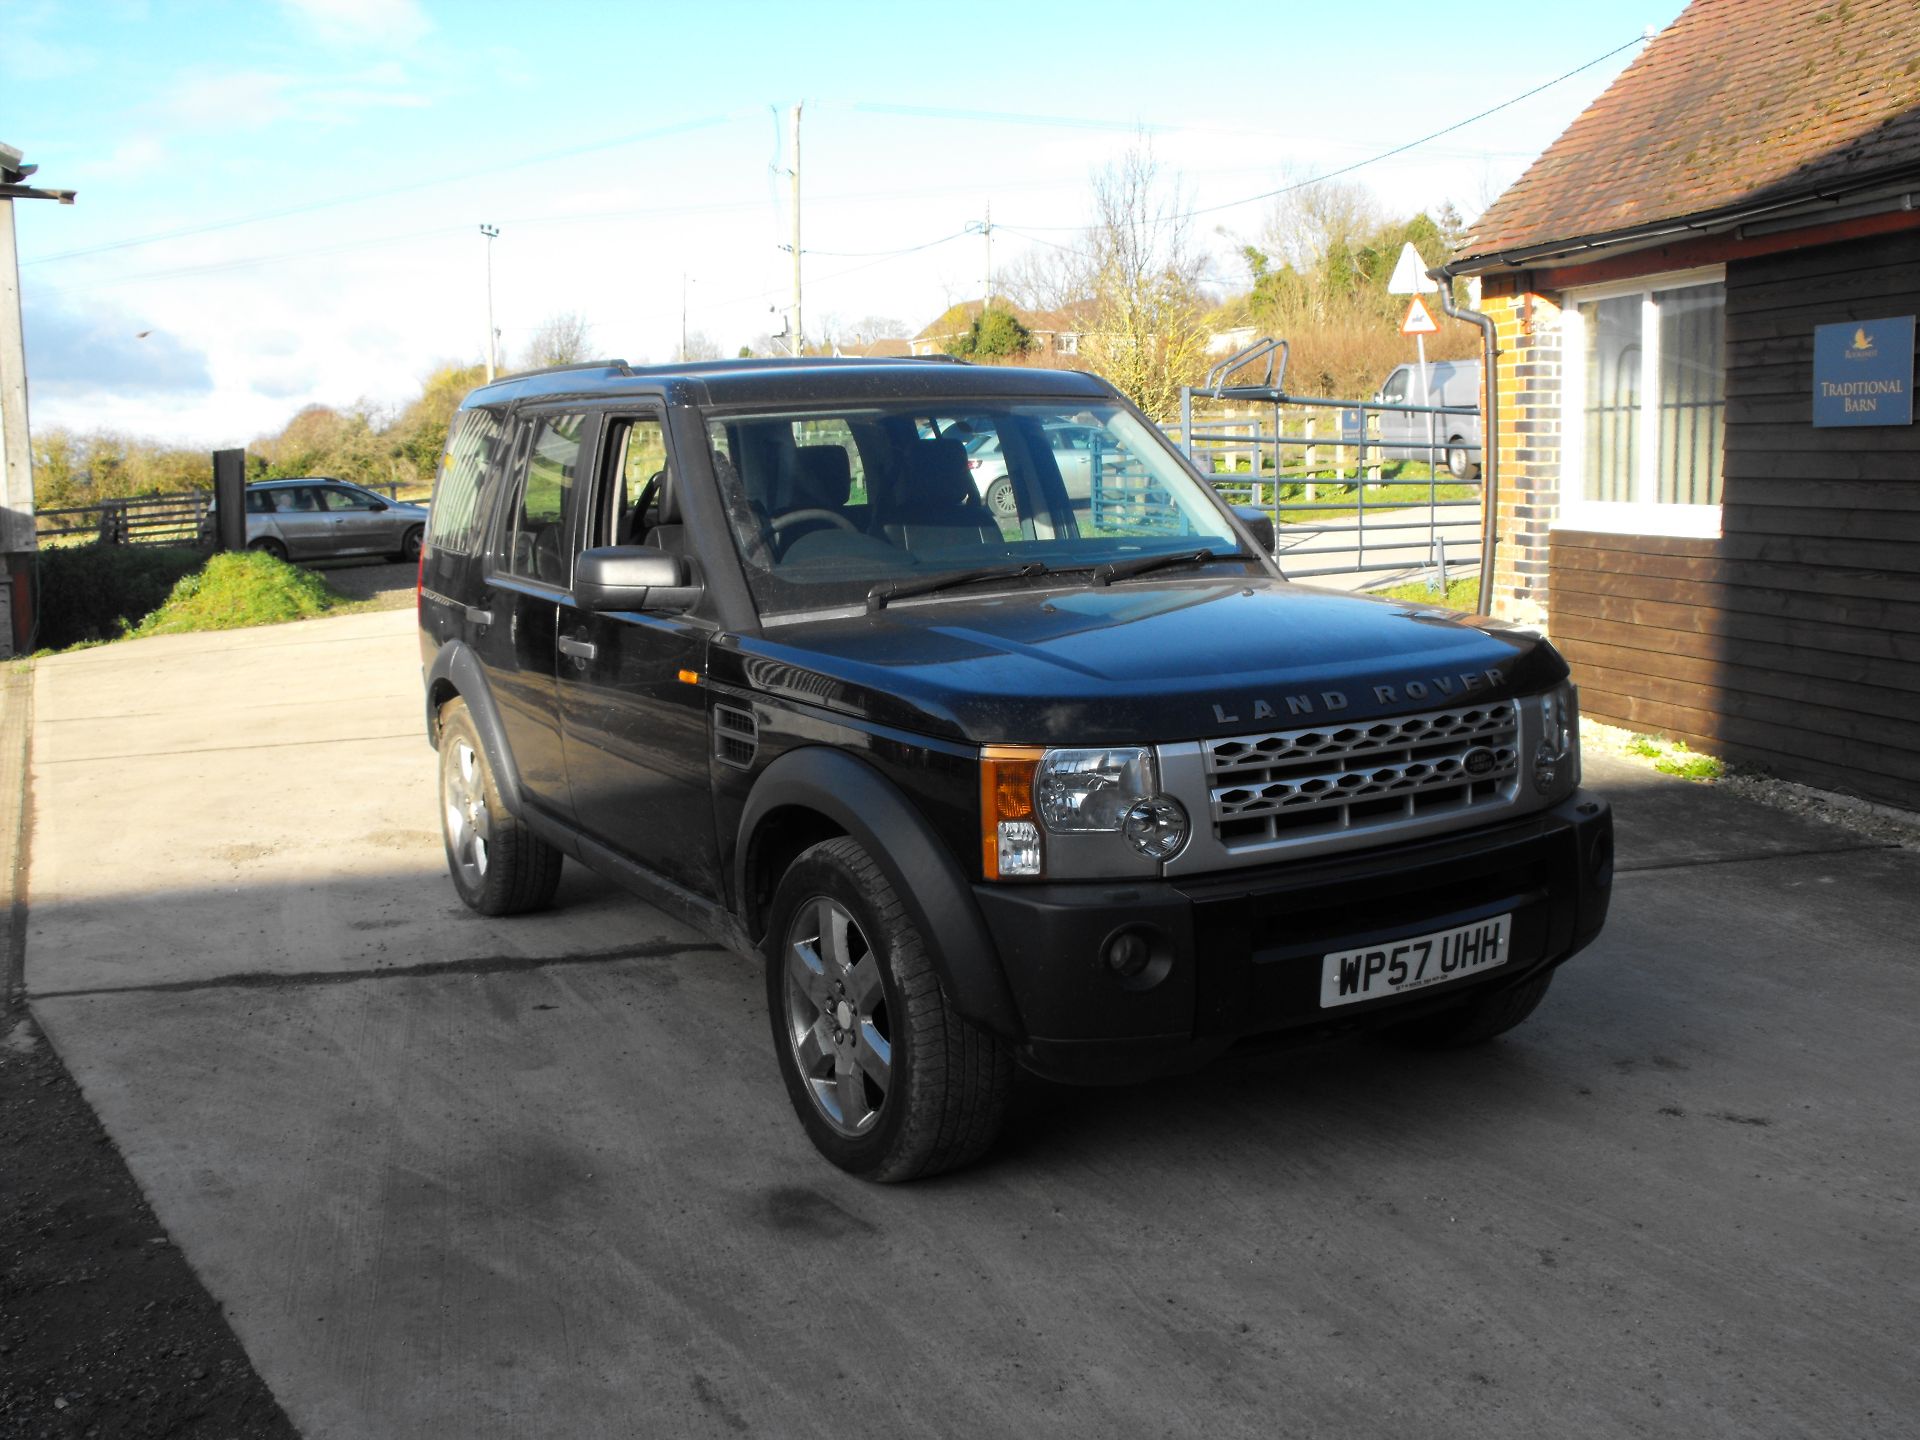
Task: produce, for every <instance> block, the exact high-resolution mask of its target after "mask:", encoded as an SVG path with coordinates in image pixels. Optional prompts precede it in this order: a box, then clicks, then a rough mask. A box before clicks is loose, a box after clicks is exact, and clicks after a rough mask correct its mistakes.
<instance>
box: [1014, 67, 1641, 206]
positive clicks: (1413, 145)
mask: <svg viewBox="0 0 1920 1440" xmlns="http://www.w3.org/2000/svg"><path fill="white" fill-rule="evenodd" d="M1645 39H1646V37H1645V36H1644V35H1636V36H1634V37H1633V39H1631V40H1629V41H1627V42H1626V43H1625V44H1624V45H1616V46H1614V47H1613V49H1611V50H1609V51H1607V52H1606V53H1605V54H1604V55H1596V56H1594V57H1593V59H1591V60H1589V61H1587V62H1586V63H1585V64H1584V65H1576V66H1574V67H1573V69H1571V70H1569V71H1567V72H1566V74H1564V75H1556V76H1554V78H1553V79H1551V80H1549V81H1547V82H1546V83H1544V84H1541V85H1536V86H1534V87H1533V88H1532V89H1531V90H1527V91H1524V92H1523V93H1521V94H1519V95H1515V96H1514V97H1513V98H1512V99H1511V100H1502V101H1501V102H1500V103H1499V104H1498V105H1493V106H1490V107H1488V108H1487V109H1485V110H1482V111H1481V112H1480V113H1479V114H1478V115H1469V116H1468V117H1467V118H1466V119H1464V120H1456V121H1455V122H1454V123H1453V124H1451V125H1447V126H1444V127H1443V128H1441V129H1439V130H1435V131H1434V132H1433V133H1432V134H1431V135H1422V136H1421V137H1420V138H1419V139H1418V140H1409V141H1407V142H1406V144H1404V145H1396V146H1394V147H1393V148H1392V149H1391V150H1382V151H1381V152H1380V153H1379V154H1377V155H1369V156H1368V157H1367V158H1366V159H1364V160H1356V161H1354V162H1353V163H1352V164H1351V165H1342V166H1341V167H1340V168H1339V169H1337V170H1329V171H1327V172H1326V173H1325V174H1323V175H1315V176H1313V177H1312V178H1311V179H1308V180H1296V181H1294V182H1293V183H1291V184H1288V185H1282V186H1280V188H1279V189H1277V190H1265V191H1262V192H1261V193H1260V194H1258V195H1248V196H1246V197H1245V198H1243V199H1240V200H1228V201H1226V202H1225V203H1223V204H1219V205H1203V206H1200V207H1199V208H1198V209H1194V210H1188V211H1186V212H1185V213H1184V214H1182V215H1180V216H1177V217H1175V218H1177V219H1182V220H1192V219H1195V218H1196V217H1198V216H1201V215H1215V214H1218V213H1219V212H1220V211H1222V210H1234V209H1237V208H1239V207H1240V206H1242V205H1251V204H1253V203H1255V202H1256V201H1260V200H1272V199H1274V198H1276V197H1278V196H1281V195H1286V194H1289V193H1290V192H1292V191H1295V190H1305V189H1307V188H1308V187H1309V186H1312V185H1319V184H1322V183H1324V182H1325V181H1328V180H1335V179H1338V178H1339V177H1340V176H1342V175H1351V174H1352V173H1353V172H1354V171H1356V170H1360V169H1363V168H1365V167H1366V166H1368V165H1377V164H1379V163H1380V162H1381V161H1382V160H1390V159H1392V158H1393V157H1394V156H1395V155H1404V154H1405V153H1406V152H1407V151H1409V150H1414V149H1417V148H1419V147H1420V146H1422V145H1425V144H1426V143H1427V142H1428V141H1430V140H1438V139H1439V138H1440V137H1441V136H1442V135H1451V134H1452V133H1453V132H1454V131H1456V130H1464V129H1465V128H1466V127H1467V126H1469V125H1472V124H1475V123H1477V122H1479V121H1481V120H1484V119H1486V118H1487V117H1488V116H1489V115H1497V114H1499V113H1500V112H1501V111H1502V110H1506V109H1508V108H1510V107H1512V106H1514V105H1518V104H1519V103H1520V102H1521V101H1522V100H1531V99H1532V98H1533V97H1534V96H1535V95H1538V94H1539V93H1540V92H1541V91H1543V90H1551V89H1552V88H1553V87H1554V86H1555V85H1558V84H1560V82H1561V81H1563V80H1571V79H1572V78H1573V77H1574V76H1576V75H1578V74H1579V73H1580V72H1581V71H1583V70H1591V69H1592V68H1593V67H1594V66H1596V65H1598V64H1600V63H1601V62H1602V61H1603V60H1611V59H1612V58H1613V57H1614V56H1615V55H1618V54H1619V53H1620V52H1621V51H1622V50H1631V49H1632V48H1633V47H1634V46H1635V45H1639V44H1641V43H1643V42H1644V40H1645ZM1006 228H1008V229H1010V230H1011V229H1012V228H1013V227H1012V226H1010V225H1009V226H1007V227H1006ZM1028 228H1030V229H1034V230H1052V231H1055V232H1058V231H1063V230H1084V229H1085V228H1086V227H1085V226H1084V225H1034V226H1030V227H1028ZM1028 238H1029V239H1037V238H1038V237H1037V236H1029V237H1028Z"/></svg>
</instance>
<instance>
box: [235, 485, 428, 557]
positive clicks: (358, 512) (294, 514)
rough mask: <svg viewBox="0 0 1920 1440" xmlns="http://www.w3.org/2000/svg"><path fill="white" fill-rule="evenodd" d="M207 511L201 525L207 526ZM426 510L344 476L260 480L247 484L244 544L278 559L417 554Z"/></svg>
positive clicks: (425, 522)
mask: <svg viewBox="0 0 1920 1440" xmlns="http://www.w3.org/2000/svg"><path fill="white" fill-rule="evenodd" d="M213 521H214V516H213V511H212V509H211V508H209V510H208V512H207V528H208V530H209V532H211V530H212V528H213ZM426 525H427V508H426V506H424V505H409V504H404V503H402V502H400V501H397V500H389V499H387V498H386V496H384V495H377V494H375V493H374V492H373V491H371V490H362V489H361V488H360V487H359V486H358V485H349V484H348V483H347V482H346V481H344V480H330V479H328V478H326V477H325V476H320V475H313V476H308V477H306V478H304V479H299V480H263V481H261V482H259V483H258V484H254V485H249V486H248V487H247V548H248V549H249V550H265V551H267V552H269V553H270V554H273V555H277V556H279V557H280V558H281V559H282V560H326V559H330V558H332V557H334V556H336V555H391V556H392V557H393V558H394V559H396V560H412V559H414V558H416V557H417V556H418V555H419V554H420V537H421V535H422V534H423V533H425V530H426Z"/></svg>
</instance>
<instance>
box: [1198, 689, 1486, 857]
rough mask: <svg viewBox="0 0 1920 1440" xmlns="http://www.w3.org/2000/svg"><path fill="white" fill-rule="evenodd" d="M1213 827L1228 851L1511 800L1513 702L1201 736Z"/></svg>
mask: <svg viewBox="0 0 1920 1440" xmlns="http://www.w3.org/2000/svg"><path fill="white" fill-rule="evenodd" d="M1200 748H1201V753H1202V757H1203V761H1204V765H1205V770H1206V777H1207V790H1208V800H1209V805H1210V808H1211V811H1212V819H1213V832H1214V836H1215V838H1216V839H1218V840H1219V842H1220V844H1221V845H1222V846H1223V847H1224V848H1225V849H1227V850H1229V851H1233V850H1240V849H1246V848H1251V847H1256V846H1263V845H1269V844H1271V843H1273V842H1275V841H1279V840H1294V839H1302V840H1304V839H1307V838H1309V837H1311V836H1316V835H1332V834H1338V833H1341V832H1345V831H1352V830H1357V829H1363V828H1364V829H1365V830H1367V831H1369V832H1378V831H1381V830H1391V829H1393V828H1394V827H1395V826H1397V825H1401V824H1414V823H1419V822H1424V821H1427V820H1430V819H1436V818H1439V817H1442V816H1447V815H1452V814H1462V815H1464V814H1467V813H1471V812H1475V811H1480V810H1487V809H1493V808H1495V807H1498V806H1502V805H1506V804H1509V803H1511V802H1512V800H1513V798H1514V795H1515V793H1516V788H1517V785H1518V780H1519V774H1520V715H1519V708H1518V706H1517V705H1516V704H1515V703H1514V702H1513V701H1511V700H1498V701H1489V702H1488V703H1486V704H1484V705H1463V706H1460V707H1458V708H1455V709H1450V710H1430V711H1428V712H1426V713H1425V714H1421V715H1399V716H1395V717H1393V718H1392V719H1388V720H1372V721H1355V722H1354V723H1352V724H1350V725H1316V726H1311V727H1308V728H1305V729H1300V730H1280V731H1275V732H1274V733H1272V734H1268V735H1241V736H1235V737H1233V738H1232V739H1227V740H1208V741H1203V742H1202V744H1201V747H1200Z"/></svg>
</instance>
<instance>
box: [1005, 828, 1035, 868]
mask: <svg viewBox="0 0 1920 1440" xmlns="http://www.w3.org/2000/svg"><path fill="white" fill-rule="evenodd" d="M998 858H999V861H1000V873H1001V874H1002V875H1038V874H1039V873H1040V827H1039V826H1038V825H1035V824H1034V823H1033V822H1032V821H1031V820H1002V821H1001V822H1000V847H999V857H998Z"/></svg>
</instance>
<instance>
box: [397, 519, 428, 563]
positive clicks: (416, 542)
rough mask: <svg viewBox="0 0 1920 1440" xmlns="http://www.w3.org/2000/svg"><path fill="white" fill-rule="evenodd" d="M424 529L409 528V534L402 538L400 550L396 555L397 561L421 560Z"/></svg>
mask: <svg viewBox="0 0 1920 1440" xmlns="http://www.w3.org/2000/svg"><path fill="white" fill-rule="evenodd" d="M421 530H422V527H421V526H418V525H413V526H409V527H408V529H407V533H406V534H405V535H402V536H401V537H400V549H399V550H398V552H396V553H395V555H394V557H393V558H394V559H396V560H418V559H419V558H420V535H421Z"/></svg>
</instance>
